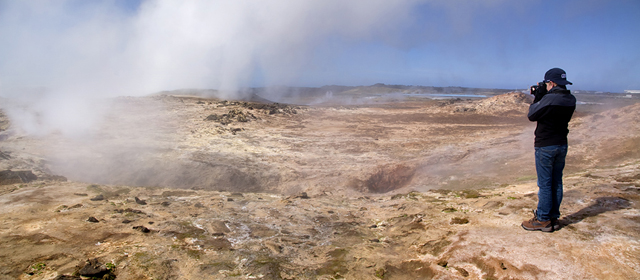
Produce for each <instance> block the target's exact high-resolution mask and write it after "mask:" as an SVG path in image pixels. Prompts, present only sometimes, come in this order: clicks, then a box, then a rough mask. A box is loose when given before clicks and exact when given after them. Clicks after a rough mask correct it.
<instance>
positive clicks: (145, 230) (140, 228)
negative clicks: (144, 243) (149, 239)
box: [133, 226, 151, 233]
mask: <svg viewBox="0 0 640 280" xmlns="http://www.w3.org/2000/svg"><path fill="white" fill-rule="evenodd" d="M133 229H135V230H138V231H140V232H144V233H149V232H151V230H149V229H148V228H146V227H144V226H135V227H133Z"/></svg>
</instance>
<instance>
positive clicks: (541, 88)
mask: <svg viewBox="0 0 640 280" xmlns="http://www.w3.org/2000/svg"><path fill="white" fill-rule="evenodd" d="M529 91H530V92H531V94H533V95H534V96H540V97H542V95H545V94H547V85H546V84H545V83H544V82H539V83H538V84H537V85H535V86H531V88H530V89H529Z"/></svg>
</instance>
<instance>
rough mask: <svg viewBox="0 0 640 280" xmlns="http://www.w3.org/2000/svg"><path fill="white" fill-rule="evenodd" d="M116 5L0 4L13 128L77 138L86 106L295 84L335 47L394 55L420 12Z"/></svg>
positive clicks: (308, 5) (278, 4) (375, 5)
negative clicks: (96, 101) (390, 48)
mask: <svg viewBox="0 0 640 280" xmlns="http://www.w3.org/2000/svg"><path fill="white" fill-rule="evenodd" d="M124 2H126V1H122V2H121V1H1V2H0V38H1V39H0V60H1V61H2V62H0V96H2V97H7V98H10V99H15V98H16V97H20V99H19V101H18V103H15V101H14V102H13V103H12V102H8V101H6V100H5V102H3V103H5V104H4V106H2V107H3V108H4V109H6V110H7V111H8V114H9V115H10V116H11V117H12V119H13V121H14V123H16V124H18V125H20V126H21V127H22V128H23V129H25V130H27V131H28V132H31V133H34V132H36V131H47V130H62V131H76V130H82V128H83V127H84V126H86V121H78V120H88V119H89V118H87V115H85V113H90V114H94V113H95V112H93V110H83V109H82V108H87V106H89V104H88V103H86V101H85V100H86V99H87V98H97V97H110V96H117V95H140V94H148V93H153V92H157V91H161V90H171V89H179V88H216V89H222V90H230V91H233V90H236V89H238V88H239V87H243V86H252V85H256V84H259V85H282V84H295V82H296V81H297V80H298V79H301V78H303V77H301V73H303V72H304V71H302V70H303V69H305V68H313V67H316V68H317V67H322V65H318V62H321V61H322V60H323V59H326V56H334V58H335V57H338V56H339V55H340V53H341V50H340V49H338V48H334V49H332V46H333V45H335V44H338V43H344V42H347V43H353V44H357V43H361V42H366V41H368V40H373V39H376V40H381V39H382V41H387V42H388V43H389V44H393V41H394V40H396V39H398V38H394V36H396V35H394V34H396V33H397V31H398V28H399V27H401V26H403V25H406V24H410V23H411V22H412V21H413V20H414V19H415V17H414V15H415V14H413V13H412V8H414V7H415V6H416V5H418V4H419V3H420V1H415V0H406V1H385V0H358V1H339V0H323V1H247V0H238V1H168V0H157V1H143V2H142V3H140V5H139V6H138V7H132V8H131V7H123V6H122V5H123V3H124ZM119 5H120V6H119ZM318 56H324V57H321V58H319V57H318ZM53 100H55V102H53V103H52V101H53ZM83 102H84V103H83ZM9 104H10V105H11V106H9ZM8 107H11V108H13V109H10V108H8ZM17 107H21V108H22V109H16V108H17ZM26 107H29V108H28V109H25V108H26ZM71 115H73V116H71ZM42 120H45V121H44V122H43V121H42ZM69 127H71V128H69Z"/></svg>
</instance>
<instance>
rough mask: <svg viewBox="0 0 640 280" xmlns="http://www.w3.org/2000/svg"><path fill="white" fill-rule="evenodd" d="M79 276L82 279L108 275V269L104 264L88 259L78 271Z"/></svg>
mask: <svg viewBox="0 0 640 280" xmlns="http://www.w3.org/2000/svg"><path fill="white" fill-rule="evenodd" d="M78 273H79V274H80V276H84V277H98V278H101V277H102V276H103V275H105V274H107V273H109V269H108V268H107V266H105V265H104V264H101V263H100V262H98V259H89V260H87V263H86V264H85V265H84V267H82V268H81V269H80V271H78Z"/></svg>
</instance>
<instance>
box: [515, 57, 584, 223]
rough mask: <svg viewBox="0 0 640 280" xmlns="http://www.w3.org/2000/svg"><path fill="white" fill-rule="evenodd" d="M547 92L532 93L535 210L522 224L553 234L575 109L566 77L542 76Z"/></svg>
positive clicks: (562, 73) (556, 72)
mask: <svg viewBox="0 0 640 280" xmlns="http://www.w3.org/2000/svg"><path fill="white" fill-rule="evenodd" d="M544 83H545V85H546V90H545V89H544V88H541V89H539V90H535V91H534V90H532V94H534V95H535V98H534V101H533V104H531V106H530V107H529V115H528V117H529V120H530V121H532V122H537V126H536V131H535V145H534V146H535V152H536V153H535V158H536V172H537V174H538V208H537V210H536V211H534V217H533V218H532V219H531V220H528V221H524V222H522V227H523V228H524V229H526V230H541V231H544V232H552V231H553V230H554V229H558V228H560V226H559V225H558V218H559V217H560V203H561V202H562V170H563V169H564V164H565V158H566V157H567V147H568V143H567V135H568V134H569V129H568V126H569V121H570V120H571V117H572V116H573V112H574V111H575V109H576V98H575V96H573V95H572V94H571V92H570V91H569V90H567V87H566V85H572V83H571V82H569V81H567V73H566V72H565V71H564V70H562V69H560V68H553V69H550V70H549V71H547V73H545V75H544Z"/></svg>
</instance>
